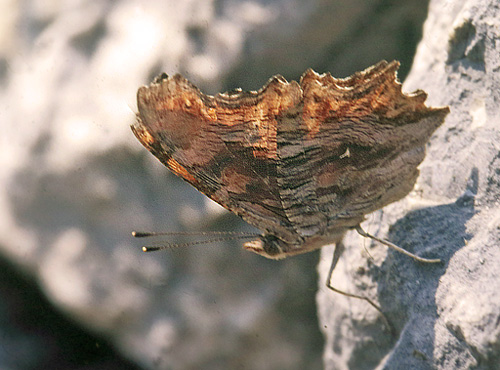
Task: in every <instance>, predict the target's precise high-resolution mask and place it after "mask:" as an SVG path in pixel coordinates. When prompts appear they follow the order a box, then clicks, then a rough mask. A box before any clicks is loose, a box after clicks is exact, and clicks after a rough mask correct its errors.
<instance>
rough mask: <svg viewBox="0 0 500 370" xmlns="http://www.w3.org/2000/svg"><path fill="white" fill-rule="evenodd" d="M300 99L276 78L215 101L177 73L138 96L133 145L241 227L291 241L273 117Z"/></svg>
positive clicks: (291, 87) (293, 86)
mask: <svg viewBox="0 0 500 370" xmlns="http://www.w3.org/2000/svg"><path fill="white" fill-rule="evenodd" d="M300 99H301V92H300V88H299V86H298V84H297V83H295V82H292V83H288V82H286V80H284V79H283V78H282V77H275V78H273V79H272V80H270V81H269V83H268V84H267V85H266V86H265V87H264V88H263V89H261V90H260V91H258V92H247V93H242V92H234V93H226V94H219V95H217V96H215V97H212V96H208V95H205V94H203V93H201V92H200V91H199V90H198V89H197V88H196V87H195V86H194V85H192V84H191V83H189V82H188V81H187V80H186V79H184V78H183V77H182V76H180V75H175V76H173V77H167V76H166V75H164V76H162V77H161V78H158V79H157V80H156V81H155V82H154V83H152V84H151V85H150V86H148V87H142V88H140V89H139V91H138V94H137V101H138V103H137V104H138V109H139V113H138V115H137V122H136V124H135V125H133V126H132V130H133V132H134V134H135V135H136V137H137V138H138V139H139V141H140V142H141V143H142V144H143V145H144V146H145V147H146V148H147V149H148V150H149V151H150V152H151V153H152V154H154V155H155V156H156V157H157V158H158V159H159V160H160V161H161V162H162V163H163V164H164V165H166V166H167V167H168V168H169V169H170V170H171V171H172V172H174V173H175V174H176V175H178V176H180V177H182V178H183V179H184V180H186V181H188V182H189V183H190V184H192V185H193V186H194V187H196V188H197V189H198V190H199V191H201V192H202V193H204V194H206V195H207V196H209V197H210V198H211V199H213V200H214V201H216V202H218V203H219V204H221V205H222V206H224V207H225V208H227V209H229V210H230V211H232V212H234V213H236V214H237V215H239V216H241V217H242V218H243V219H244V220H246V221H247V222H248V223H250V224H252V225H254V226H256V227H258V228H260V229H261V230H263V231H265V232H267V233H271V234H273V235H275V236H278V237H280V238H282V239H283V240H284V241H288V242H290V243H293V242H296V239H297V235H296V234H295V232H294V231H293V227H291V225H290V221H289V220H288V219H287V218H286V215H285V213H284V211H283V207H282V203H281V199H280V194H279V189H278V186H277V182H276V162H277V160H278V158H277V152H276V145H277V139H276V133H277V129H276V117H277V116H280V115H281V114H282V112H284V111H287V110H289V109H291V107H293V106H295V105H296V104H297V103H298V102H299V101H300Z"/></svg>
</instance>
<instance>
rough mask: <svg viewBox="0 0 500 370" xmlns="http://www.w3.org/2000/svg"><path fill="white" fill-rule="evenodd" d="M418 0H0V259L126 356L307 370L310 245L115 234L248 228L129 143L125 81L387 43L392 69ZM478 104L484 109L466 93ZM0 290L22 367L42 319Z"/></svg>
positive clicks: (357, 56) (358, 63)
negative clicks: (288, 254) (30, 323)
mask: <svg viewBox="0 0 500 370" xmlns="http://www.w3.org/2000/svg"><path fill="white" fill-rule="evenodd" d="M422 3H423V2H422V0H411V1H405V2H394V4H393V3H391V2H387V1H385V0H377V1H371V2H365V1H361V0H356V1H332V2H325V1H320V0H317V1H307V2H303V1H289V2H284V1H280V0H275V1H238V0H229V1H223V2H216V1H207V0H189V1H156V2H153V1H149V2H144V1H134V0H119V1H100V2H96V1H90V0H87V1H85V0H83V1H73V2H71V1H67V2H47V1H44V2H42V1H32V2H18V1H5V2H4V7H3V10H4V11H3V12H2V15H1V16H0V17H2V22H0V84H1V85H0V105H1V107H2V110H1V113H0V117H1V118H0V119H1V124H2V128H3V130H2V138H1V143H2V145H0V163H1V165H2V173H1V175H0V203H1V205H2V206H1V207H0V210H1V211H0V212H1V220H2V222H0V248H1V253H2V255H3V257H4V258H6V259H8V260H9V261H11V262H12V263H14V264H15V265H16V266H17V267H18V268H20V269H22V271H23V272H24V274H25V276H27V277H29V278H31V279H32V281H33V282H34V283H35V284H37V285H38V286H39V287H40V289H41V291H42V292H43V293H44V294H45V296H46V297H47V299H48V300H49V301H50V302H52V304H53V305H54V306H55V307H57V309H58V310H59V311H60V312H61V313H62V314H64V315H65V316H66V317H67V318H69V319H70V320H71V321H72V322H74V323H77V324H79V325H81V326H82V327H85V328H86V329H87V330H89V331H91V332H93V333H95V334H96V336H97V337H98V338H99V339H98V340H97V339H96V343H97V344H99V343H101V342H102V341H103V339H102V338H107V339H108V340H109V342H110V343H111V344H112V345H113V346H114V347H115V348H117V349H118V350H119V351H121V353H122V354H123V355H124V356H125V357H127V358H128V359H129V360H132V361H134V362H135V363H136V364H139V365H140V366H141V367H144V368H154V369H163V368H172V369H186V368H203V369H211V368H214V369H215V368H217V369H219V368H245V369H277V368H286V369H305V368H307V369H318V368H321V367H322V358H321V356H322V352H323V338H322V335H321V333H320V331H319V330H318V324H317V318H316V307H315V301H314V296H315V292H316V289H317V277H316V269H315V266H316V263H317V254H310V255H305V256H300V257H294V258H291V259H288V260H285V261H281V262H275V261H268V260H265V259H263V258H261V257H259V256H256V255H253V254H250V253H248V252H244V251H242V250H241V243H240V242H237V241H234V242H226V243H214V244H213V245H211V246H206V247H203V246H197V247H195V246H193V247H190V248H187V249H182V248H181V249H178V250H173V251H167V252H165V253H157V254H144V253H142V252H141V251H140V246H141V244H140V241H137V240H133V239H132V238H131V237H130V232H131V231H132V230H136V229H140V230H142V229H146V230H190V231H197V230H231V231H234V230H244V229H247V226H245V225H244V223H243V222H241V221H240V220H239V219H236V218H232V217H230V216H227V215H226V214H225V213H223V212H221V210H220V208H218V207H215V206H214V205H213V204H212V203H210V202H208V201H207V200H206V199H205V198H204V197H203V196H202V195H201V194H199V193H197V192H196V191H195V190H194V189H191V188H190V187H189V186H188V185H187V184H185V183H183V182H182V181H180V180H178V179H177V178H175V177H174V176H173V175H170V174H169V173H168V171H167V170H166V169H165V168H163V166H161V165H160V164H159V163H157V162H156V160H155V159H154V158H153V157H152V156H151V155H150V154H149V153H147V152H146V151H145V150H144V149H143V148H142V147H141V146H140V144H139V143H138V142H137V141H136V139H135V138H134V137H133V135H132V133H131V132H130V129H129V125H130V123H132V121H133V120H134V119H135V116H134V111H135V110H136V103H135V94H136V91H137V88H138V87H139V86H140V85H143V84H146V83H149V82H150V80H151V79H152V78H153V76H155V75H156V74H158V73H159V72H161V71H165V72H167V73H169V74H173V73H175V72H181V73H183V74H185V75H186V76H187V77H188V78H190V79H191V80H192V81H193V82H194V83H196V84H197V85H198V86H200V87H201V88H202V89H203V90H204V91H205V92H207V93H215V92H217V91H222V90H225V89H232V88H235V87H242V88H245V89H249V88H252V89H256V88H259V87H260V86H262V85H263V84H264V83H265V82H266V80H267V79H268V78H269V77H270V76H271V75H272V74H274V73H281V74H283V75H284V76H285V77H286V78H288V79H297V78H298V77H299V76H300V74H301V73H302V72H303V71H304V70H305V69H306V68H308V67H313V68H315V69H316V70H318V71H319V72H324V71H331V72H332V73H333V74H334V75H335V76H339V77H342V76H346V75H348V74H351V73H353V72H355V71H356V70H361V69H363V68H365V67H367V66H369V65H371V64H373V63H375V62H377V61H379V60H380V59H387V60H392V59H399V60H400V61H401V62H402V70H401V72H402V75H404V70H405V68H406V70H407V69H408V68H409V66H410V65H411V59H412V57H413V53H414V47H415V44H416V42H417V40H418V38H419V35H420V25H421V23H422V22H423V19H424V17H425V15H426V6H425V4H424V5H423V4H422ZM332 20H334V21H332ZM417 85H418V84H417ZM418 87H423V88H425V87H426V86H425V85H424V84H422V86H420V85H418ZM486 98H488V99H490V98H491V97H490V96H487V97H486ZM486 98H485V99H486ZM434 103H444V101H443V102H439V101H436V102H434ZM485 109H486V108H485ZM487 109H491V108H489V107H488V108H487ZM476 112H477V114H476V116H477V117H479V118H481V117H482V116H481V114H483V116H484V114H486V113H482V112H486V111H485V110H484V109H483V110H481V105H479V106H478V108H477V109H476ZM465 127H467V126H465ZM478 151H479V152H478V153H477V155H482V154H481V153H483V151H482V150H481V148H479V149H478ZM479 174H480V176H483V173H482V172H479ZM493 175H494V173H493ZM493 175H492V176H493ZM457 181H458V180H457ZM459 185H460V186H461V185H462V184H461V183H460V184H457V189H460V191H463V189H462V188H460V186H459ZM492 187H493V185H492ZM457 191H458V190H457ZM457 194H459V192H457ZM459 216H460V214H459V215H457V217H459ZM394 220H396V217H394ZM451 221H453V220H450V222H451ZM383 224H385V225H386V224H388V223H387V222H384V223H383ZM370 231H373V230H370ZM398 235H400V234H398ZM401 238H403V239H404V240H406V237H405V236H404V235H403V236H401ZM457 238H458V237H457ZM173 241H179V242H183V241H185V240H180V239H179V240H173ZM394 258H399V257H394ZM398 261H399V260H398ZM322 263H323V262H322ZM398 266H399V265H398ZM395 268H396V267H395ZM414 268H416V267H414ZM431 271H434V270H432V269H431ZM383 276H399V275H398V274H397V273H394V274H392V275H383ZM401 279H402V277H401ZM403 281H404V280H403ZM13 284H14V285H16V283H13ZM16 294H17V293H16ZM328 297H330V296H328ZM390 297H391V296H390V295H388V298H387V299H389V298H390ZM11 299H14V300H17V301H15V302H14V304H11V303H10V302H11ZM334 300H335V302H337V297H335V298H334ZM0 301H1V302H2V303H1V305H2V306H1V307H0V315H3V317H2V319H1V320H0V323H6V322H8V323H10V325H9V327H8V330H7V329H6V328H5V327H4V326H3V325H1V326H0V331H1V332H2V335H1V336H0V348H2V350H0V367H2V368H16V367H17V368H19V367H22V366H21V365H22V364H21V365H20V364H19V363H18V362H17V361H19V359H20V356H19V354H21V355H22V356H21V357H22V358H23V360H24V361H25V362H23V364H29V366H32V367H37V364H38V368H43V367H44V366H42V365H43V364H47V363H48V362H47V361H45V362H43V361H41V360H40V359H41V358H44V357H46V356H50V355H51V354H50V353H48V351H49V350H50V348H53V347H54V346H57V341H56V340H54V339H53V338H54V336H53V334H51V333H52V332H53V331H54V330H55V329H54V328H55V326H54V325H52V323H51V322H47V323H46V324H45V325H46V327H45V329H41V332H42V335H40V336H34V335H32V333H31V332H30V330H29V329H28V328H26V327H25V326H23V325H20V324H19V325H18V326H16V323H18V322H25V321H26V320H27V319H25V318H21V319H20V320H19V321H15V320H9V319H10V317H12V316H13V315H14V314H17V313H18V311H17V310H16V307H19V302H26V304H30V303H31V304H32V305H33V307H34V308H33V309H35V310H36V309H37V308H38V304H39V302H38V301H37V300H35V301H33V300H29V299H28V300H24V301H21V300H20V299H19V297H13V296H12V295H8V294H6V293H5V291H4V290H3V289H2V290H0ZM320 301H321V299H320ZM339 301H340V300H339ZM23 305H24V303H23V304H21V306H23ZM324 307H325V306H324V305H322V306H321V309H322V310H324ZM23 312H24V311H23ZM55 320H58V319H57V318H56V319H55ZM401 320H403V318H401ZM58 321H60V320H58ZM38 324H40V325H42V323H38ZM332 327H333V326H332ZM376 329H377V330H378V329H379V327H378V326H377V327H376ZM16 330H17V331H18V332H17V334H16V335H15V338H16V340H12V338H13V337H14V335H10V333H12V332H14V331H16ZM7 332H8V333H9V335H6V333H7ZM51 335H52V336H51ZM64 335H67V334H66V333H64ZM97 337H96V338H97ZM48 342H50V343H51V346H48V345H47V343H48ZM68 342H70V341H68ZM12 343H15V346H14V347H16V348H17V349H18V350H17V352H16V351H14V353H12V351H10V349H11V348H12V347H13V346H12ZM75 346H78V345H75ZM25 348H28V349H29V350H26V351H25V352H24V350H23V351H21V349H25ZM81 350H82V351H85V348H82V349H81ZM52 353H56V354H57V356H59V357H60V356H62V353H66V352H64V351H53V352H52ZM78 358H83V359H85V353H83V355H82V356H81V357H78ZM37 361H38V362H37ZM83 362H84V363H86V364H88V362H86V361H83ZM63 363H64V361H63ZM67 364H68V366H66V367H65V368H70V367H71V366H70V363H67ZM72 366H74V367H75V368H76V367H78V366H79V364H74V363H73V365H72ZM102 367H103V368H105V366H104V365H102ZM96 368H98V367H97V365H96ZM122 368H123V366H122Z"/></svg>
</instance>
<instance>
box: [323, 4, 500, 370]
mask: <svg viewBox="0 0 500 370" xmlns="http://www.w3.org/2000/svg"><path fill="white" fill-rule="evenodd" d="M499 55H500V7H499V6H498V2H497V1H496V0H477V1H446V0H435V1H431V4H430V8H429V17H428V19H427V21H426V23H425V27H424V37H423V40H422V41H421V43H420V44H419V47H418V49H417V54H416V57H415V61H414V65H413V67H412V69H411V72H410V74H409V76H408V78H407V79H406V81H405V83H404V89H405V90H406V91H413V90H415V89H419V88H420V89H423V90H425V91H426V92H428V93H429V99H428V104H429V105H431V106H443V105H449V106H450V109H451V113H450V115H449V116H448V117H447V119H446V122H445V124H444V125H443V126H442V127H441V128H440V129H438V130H437V131H436V133H435V135H434V136H433V138H432V139H431V142H430V144H429V146H428V150H427V158H426V160H425V161H424V162H423V163H422V165H421V175H420V178H419V181H418V183H417V186H416V188H415V191H414V192H413V194H411V195H410V196H408V197H407V198H406V199H404V200H402V201H400V202H398V203H396V204H392V205H390V206H388V207H386V208H384V209H383V210H381V211H378V212H376V213H375V214H373V215H372V216H370V217H368V220H367V221H366V223H365V224H364V225H365V229H367V230H368V231H371V232H372V233H374V234H376V235H378V236H379V237H386V238H388V239H389V240H391V241H392V242H394V243H395V244H397V245H399V246H401V247H403V248H405V249H407V250H409V251H412V252H414V253H417V254H419V255H423V256H428V257H439V258H441V259H442V261H443V264H442V265H425V264H419V263H416V262H415V261H413V260H412V259H410V258H408V257H406V256H403V255H400V254H398V253H397V252H394V251H387V250H386V248H385V247H384V246H381V245H379V244H377V243H373V242H371V241H370V240H363V239H362V238H361V237H360V236H358V235H355V234H354V233H351V234H350V235H349V236H348V237H347V238H346V240H345V244H346V246H347V251H346V253H345V255H344V256H343V259H342V258H341V261H340V262H339V264H340V265H341V266H340V267H341V268H339V270H338V271H335V273H334V278H333V281H334V282H335V284H336V285H337V286H338V287H341V288H344V289H345V290H349V291H354V292H358V293H360V292H361V293H362V294H364V295H367V296H369V297H372V298H373V299H375V300H377V301H378V302H379V304H380V306H381V308H382V310H383V312H384V313H385V315H386V316H387V317H388V319H389V320H390V321H391V323H392V325H393V326H394V335H393V336H391V334H390V333H388V332H387V330H386V329H385V327H384V325H383V321H382V320H381V316H380V315H378V313H377V312H376V311H375V310H374V309H373V308H371V307H370V306H369V305H368V304H366V303H365V302H360V301H358V300H352V299H348V298H345V297H343V296H339V295H336V294H333V293H331V292H329V291H328V290H327V289H326V287H325V286H324V280H325V279H326V273H327V271H328V267H329V266H328V263H329V259H330V258H331V255H332V249H331V248H324V249H323V251H322V255H321V256H322V259H321V262H320V265H319V272H320V290H319V292H318V295H317V301H318V309H319V316H320V322H321V327H322V330H323V332H324V334H325V336H326V341H327V343H326V348H325V353H324V361H325V368H327V369H374V368H376V369H472V368H474V369H498V368H499V366H500V365H499V363H500V362H499V361H500V329H499V324H498V323H499V322H500V295H499V294H498V290H499V288H500V275H499V274H498V265H499V264H500V249H499V248H498V246H499V242H500V207H499V205H500V160H499V158H500V57H499ZM363 246H364V248H365V249H364V250H363Z"/></svg>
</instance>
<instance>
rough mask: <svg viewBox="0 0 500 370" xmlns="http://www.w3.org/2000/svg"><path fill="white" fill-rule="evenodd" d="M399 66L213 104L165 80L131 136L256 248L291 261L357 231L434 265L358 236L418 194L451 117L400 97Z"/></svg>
mask: <svg viewBox="0 0 500 370" xmlns="http://www.w3.org/2000/svg"><path fill="white" fill-rule="evenodd" d="M398 67H399V62H397V61H393V62H391V63H388V62H386V61H382V62H379V63H378V64H376V65H374V66H372V67H370V68H368V69H366V70H364V71H362V72H358V73H355V74H354V75H352V76H350V77H347V78H345V79H336V78H334V77H332V76H331V75H330V74H322V75H319V74H317V73H316V72H314V71H313V70H311V69H309V70H307V71H306V72H305V73H304V74H303V75H302V77H301V79H300V82H299V83H297V82H295V81H291V82H287V81H286V80H285V79H284V78H283V77H282V76H274V77H273V78H271V79H270V80H269V82H268V83H267V84H266V85H265V86H264V87H263V88H262V89H260V90H259V91H256V92H255V91H250V92H242V91H241V90H236V91H233V92H228V93H223V94H217V95H215V96H209V95H205V94H203V93H202V92H201V91H200V90H199V89H198V88H197V87H196V86H194V85H193V84H191V83H190V82H189V81H187V80H186V79H185V78H184V77H182V76H181V75H179V74H177V75H175V76H173V77H168V76H167V75H166V74H163V75H161V76H159V77H157V78H156V79H155V81H154V82H153V83H152V84H151V85H150V86H147V87H141V88H140V89H139V91H138V93H137V105H138V109H139V113H138V114H137V122H136V123H135V124H134V125H133V126H132V131H133V132H134V134H135V136H136V137H137V138H138V139H139V141H140V142H141V143H142V144H143V145H144V146H145V147H146V149H148V150H149V151H150V152H151V153H152V154H153V155H154V156H156V157H157V158H158V159H159V160H160V161H161V162H162V163H163V164H164V165H165V166H167V167H168V168H169V169H170V170H171V171H172V172H174V173H175V174H176V175H177V176H180V177H182V178H183V179H184V180H186V181H187V182H189V183H190V184H191V185H193V186H194V187H195V188H196V189H198V190H199V191H201V192H202V193H204V194H205V195H207V196H208V197H210V198H211V199H213V200H214V201H216V202H217V203H219V204H221V205H222V206H223V207H225V208H227V209H228V210H230V211H231V212H234V213H235V214H237V215H238V216H240V217H241V218H243V219H244V220H245V221H247V222H248V223H249V224H251V225H253V226H255V227H257V228H258V229H260V230H261V231H262V232H263V234H262V235H261V236H260V237H259V238H258V239H257V240H255V241H252V242H248V243H245V244H244V247H245V248H246V249H248V250H251V251H253V252H256V253H258V254H260V255H263V256H265V257H268V258H284V257H287V256H291V255H296V254H300V253H305V252H309V251H312V250H315V249H318V248H320V247H322V246H323V245H326V244H331V243H336V244H337V246H340V245H341V241H342V238H343V236H344V234H345V233H346V231H348V230H350V229H355V230H357V231H358V232H359V233H360V234H361V235H363V236H365V237H370V238H372V239H375V240H378V241H379V242H381V243H383V244H386V245H388V246H390V247H392V248H395V249H397V250H399V251H400V252H403V253H405V254H407V255H409V256H411V257H412V258H415V259H417V260H419V261H422V262H438V261H439V260H436V259H425V258H421V257H418V256H415V255H413V254H411V253H410V252H407V251H405V250H403V249H401V248H399V247H397V246H395V245H394V244H392V243H390V242H388V241H385V240H381V239H378V238H376V237H374V236H372V235H370V234H368V233H366V232H365V231H363V230H362V229H361V227H360V223H361V222H362V221H363V220H364V218H365V215H366V214H368V213H371V212H373V211H375V210H378V209H380V208H382V207H384V206H386V205H388V204H390V203H392V202H395V201H397V200H399V199H401V198H403V197H405V196H406V195H407V194H408V193H409V192H410V191H411V190H412V189H413V186H414V184H415V181H416V179H417V177H418V174H419V171H418V169H417V166H418V165H419V164H420V163H421V162H422V160H423V159H424V156H425V144H426V143H427V141H428V140H429V138H430V137H431V135H432V133H433V132H434V131H435V130H436V129H437V128H438V127H439V126H440V125H441V124H442V123H443V121H444V119H445V117H446V115H447V114H448V113H449V108H448V107H442V108H429V107H426V105H425V104H424V102H425V100H426V97H427V95H426V94H425V92H423V91H420V90H419V91H416V92H414V93H412V94H409V95H406V94H403V93H402V91H401V84H400V83H399V82H398V81H397V77H396V71H397V69H398ZM144 235H145V234H142V233H138V234H137V236H144ZM337 250H338V253H336V255H337V254H338V256H340V251H341V248H337ZM338 256H337V257H336V258H334V262H333V263H332V267H331V269H330V275H331V272H332V271H333V268H334V267H335V263H336V260H338ZM330 277H331V276H329V280H328V283H327V285H328V286H329V287H330V288H331V289H333V290H336V291H338V290H337V289H335V288H333V287H332V286H331V285H330ZM341 293H343V294H347V295H350V296H355V295H351V294H348V293H344V292H341ZM356 297H357V296H356ZM358 298H363V299H366V298H364V297H358ZM366 300H368V299H366ZM368 301H369V300H368ZM369 302H370V303H371V304H372V305H374V304H373V303H372V302H371V301H369ZM374 306H375V307H376V305H374ZM377 308H378V307H377Z"/></svg>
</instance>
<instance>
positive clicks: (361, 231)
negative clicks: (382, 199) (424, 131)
mask: <svg viewBox="0 0 500 370" xmlns="http://www.w3.org/2000/svg"><path fill="white" fill-rule="evenodd" d="M356 231H357V232H358V234H359V235H361V236H364V237H365V238H370V239H373V240H376V241H377V242H379V243H382V244H384V245H386V246H388V247H389V248H392V249H394V250H396V251H398V252H399V253H403V254H406V255H407V256H409V257H411V258H413V259H414V260H415V261H418V262H425V263H439V262H441V260H440V259H438V258H423V257H419V256H417V255H415V254H413V253H410V252H408V251H407V250H405V249H403V248H401V247H398V246H397V245H396V244H392V243H391V242H390V241H388V240H384V239H380V238H377V237H376V236H374V235H371V234H368V233H367V232H366V231H365V230H363V229H362V228H361V225H358V226H356Z"/></svg>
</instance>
